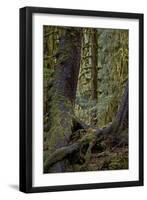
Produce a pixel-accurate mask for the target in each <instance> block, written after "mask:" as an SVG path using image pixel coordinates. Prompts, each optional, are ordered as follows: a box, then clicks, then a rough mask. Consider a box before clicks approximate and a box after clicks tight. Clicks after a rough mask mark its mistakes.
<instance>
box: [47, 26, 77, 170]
mask: <svg viewBox="0 0 147 200" xmlns="http://www.w3.org/2000/svg"><path fill="white" fill-rule="evenodd" d="M56 58H57V65H56V68H55V74H54V84H53V88H52V93H51V95H52V97H51V102H50V109H49V122H48V123H50V124H49V133H48V135H47V139H46V141H45V142H46V144H47V151H46V153H44V173H49V172H52V173H53V172H64V171H65V168H66V164H65V162H64V161H62V162H58V163H56V164H55V165H54V166H53V167H51V168H49V167H48V165H47V162H48V157H50V156H51V155H52V154H53V153H54V152H55V151H56V150H57V149H59V148H62V147H64V146H66V145H67V144H68V142H69V137H70V136H71V134H72V129H73V116H74V111H73V110H74V109H73V107H74V103H75V98H76V89H77V81H78V74H79V68H80V59H81V31H80V28H79V29H76V30H75V29H73V28H66V29H64V30H63V33H62V36H61V38H60V42H59V51H58V53H57V54H56Z"/></svg>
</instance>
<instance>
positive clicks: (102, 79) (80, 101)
mask: <svg viewBox="0 0 147 200" xmlns="http://www.w3.org/2000/svg"><path fill="white" fill-rule="evenodd" d="M90 38H91V32H90V29H87V28H86V29H84V30H83V44H82V58H81V68H80V74H79V80H78V88H77V99H76V106H75V113H76V115H77V116H78V117H79V118H80V119H81V120H83V121H85V122H86V123H87V124H91V116H92V114H93V112H96V118H97V125H98V126H99V127H103V126H105V125H106V124H107V123H109V122H111V121H112V120H113V118H114V117H115V114H116V112H117V109H118V105H119V102H120V99H121V96H122V94H123V90H124V86H125V82H126V80H127V79H128V51H129V50H128V30H117V29H116V30H115V29H97V43H98V52H97V57H98V63H97V66H96V67H97V79H98V80H97V90H98V91H97V99H96V101H93V100H92V99H91V98H92V97H91V91H92V88H91V79H92V77H91V62H92V61H91V46H92V44H91V39H90Z"/></svg>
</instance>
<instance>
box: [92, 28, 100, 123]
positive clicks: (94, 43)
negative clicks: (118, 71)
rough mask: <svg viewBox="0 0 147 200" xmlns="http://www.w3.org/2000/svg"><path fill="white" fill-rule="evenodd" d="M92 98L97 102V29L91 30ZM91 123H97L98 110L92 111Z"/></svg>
mask: <svg viewBox="0 0 147 200" xmlns="http://www.w3.org/2000/svg"><path fill="white" fill-rule="evenodd" d="M91 45H92V47H91V99H92V100H93V102H94V103H97V63H98V52H97V51H98V44H97V30H96V29H92V30H91ZM91 123H92V124H93V125H96V123H97V110H96V109H95V110H94V111H93V113H92V118H91Z"/></svg>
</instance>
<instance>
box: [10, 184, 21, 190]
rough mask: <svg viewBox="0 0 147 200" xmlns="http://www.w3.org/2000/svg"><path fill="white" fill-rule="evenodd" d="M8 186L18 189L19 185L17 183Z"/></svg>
mask: <svg viewBox="0 0 147 200" xmlns="http://www.w3.org/2000/svg"><path fill="white" fill-rule="evenodd" d="M9 187H10V188H12V189H13V190H17V191H18V190H19V186H18V185H13V184H12V185H9Z"/></svg>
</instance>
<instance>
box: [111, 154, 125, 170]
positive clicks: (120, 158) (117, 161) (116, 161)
mask: <svg viewBox="0 0 147 200" xmlns="http://www.w3.org/2000/svg"><path fill="white" fill-rule="evenodd" d="M108 167H109V169H111V170H115V169H127V168H128V156H127V155H123V154H120V155H119V154H118V155H117V156H113V157H112V158H111V161H110V163H109V166H108Z"/></svg>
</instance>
